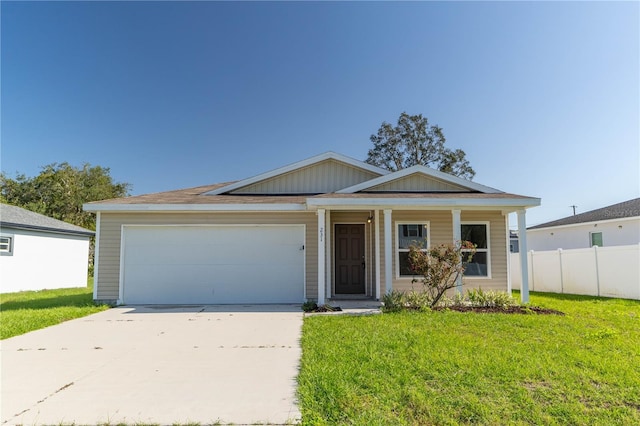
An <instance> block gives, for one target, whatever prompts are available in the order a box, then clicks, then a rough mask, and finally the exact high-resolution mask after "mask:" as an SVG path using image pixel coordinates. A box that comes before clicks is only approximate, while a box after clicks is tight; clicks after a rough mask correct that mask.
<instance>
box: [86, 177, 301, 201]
mask: <svg viewBox="0 0 640 426" xmlns="http://www.w3.org/2000/svg"><path fill="white" fill-rule="evenodd" d="M231 183H232V182H225V183H217V184H213V185H205V186H196V187H194V188H187V189H178V190H175V191H166V192H156V193H153V194H144V195H136V196H133V197H124V198H113V199H111V200H103V201H94V202H92V203H88V204H90V205H92V204H227V203H229V204H270V203H293V204H304V202H305V201H306V199H307V197H308V196H307V195H206V193H207V192H209V191H213V190H214V189H217V188H220V187H223V186H227V185H229V184H231Z"/></svg>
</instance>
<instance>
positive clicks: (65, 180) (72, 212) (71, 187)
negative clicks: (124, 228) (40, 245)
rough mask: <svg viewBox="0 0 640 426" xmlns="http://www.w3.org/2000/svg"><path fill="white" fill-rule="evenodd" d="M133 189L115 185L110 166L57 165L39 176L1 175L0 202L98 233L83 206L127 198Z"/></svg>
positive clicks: (124, 185)
mask: <svg viewBox="0 0 640 426" xmlns="http://www.w3.org/2000/svg"><path fill="white" fill-rule="evenodd" d="M130 187H131V185H130V184H128V183H120V182H114V180H113V178H112V177H111V174H110V169H109V168H108V167H100V166H91V165H90V164H88V163H86V164H83V165H82V167H74V166H72V165H70V164H69V163H66V162H65V163H53V164H49V165H46V166H44V167H42V171H41V172H40V174H39V175H38V176H35V177H27V176H26V175H24V174H18V175H17V176H16V178H15V179H12V178H10V177H8V176H7V175H5V174H4V173H2V174H0V201H2V202H3V203H7V204H12V205H14V206H18V207H22V208H24V209H27V210H31V211H34V212H36V213H40V214H43V215H45V216H49V217H53V218H55V219H59V220H62V221H65V222H68V223H72V224H74V225H78V226H82V227H83V228H88V229H91V230H95V229H96V219H95V215H94V214H93V213H89V212H85V211H83V210H82V205H83V204H84V203H88V202H90V201H99V200H106V199H109V198H118V197H124V196H127V195H129V189H130Z"/></svg>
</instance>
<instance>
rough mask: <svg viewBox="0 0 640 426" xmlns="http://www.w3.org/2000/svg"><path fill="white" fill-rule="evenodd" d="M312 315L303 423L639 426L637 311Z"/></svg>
mask: <svg viewBox="0 0 640 426" xmlns="http://www.w3.org/2000/svg"><path fill="white" fill-rule="evenodd" d="M531 303H532V304H534V305H538V306H542V307H546V308H552V309H556V310H559V311H562V312H565V313H566V316H557V315H508V314H477V313H459V312H431V313H419V312H404V313H397V314H383V315H374V316H361V317H357V316H321V315H314V316H310V317H307V318H305V321H304V326H303V335H302V350H303V354H302V362H301V371H300V374H299V377H298V382H299V390H298V392H299V400H300V409H301V412H302V418H303V424H313V425H315V424H320V425H321V424H327V425H329V424H331V425H334V424H349V425H376V424H377V425H400V424H411V425H430V424H435V425H455V424H491V425H494V424H510V425H511V424H572V425H573V424H580V425H609V424H620V425H622V424H640V302H638V301H630V300H619V299H605V298H595V297H583V296H569V295H555V294H545V293H532V294H531Z"/></svg>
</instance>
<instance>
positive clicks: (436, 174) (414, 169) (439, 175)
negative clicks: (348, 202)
mask: <svg viewBox="0 0 640 426" xmlns="http://www.w3.org/2000/svg"><path fill="white" fill-rule="evenodd" d="M414 173H419V174H422V175H425V176H428V177H433V178H436V179H439V180H442V181H445V182H448V183H451V184H454V185H458V186H462V187H464V188H469V189H473V190H475V191H480V192H483V193H485V194H500V193H502V192H504V191H500V190H498V189H495V188H491V187H489V186H485V185H481V184H479V183H475V182H472V181H470V180H466V179H462V178H459V177H457V176H453V175H450V174H448V173H443V172H441V171H439V170H434V169H432V168H430V167H426V166H421V165H416V166H411V167H408V168H406V169H402V170H398V171H397V172H393V173H389V174H387V175H384V176H380V177H378V178H375V179H371V180H369V181H366V182H362V183H359V184H357V185H353V186H350V187H349V188H345V189H341V190H340V191H336V193H338V194H353V193H354V192H359V191H362V190H365V189H368V188H372V187H374V186H378V185H382V184H384V183H388V182H391V181H394V180H397V179H401V178H403V177H406V176H409V175H412V174H414Z"/></svg>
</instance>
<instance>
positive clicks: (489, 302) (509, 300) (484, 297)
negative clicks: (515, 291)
mask: <svg viewBox="0 0 640 426" xmlns="http://www.w3.org/2000/svg"><path fill="white" fill-rule="evenodd" d="M467 299H468V300H469V303H470V304H471V306H478V307H499V308H505V307H507V306H515V305H517V304H518V302H517V301H516V300H515V299H514V298H513V297H511V296H509V294H507V293H505V292H503V291H483V290H482V289H481V288H479V289H477V290H476V289H474V290H469V291H467Z"/></svg>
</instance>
